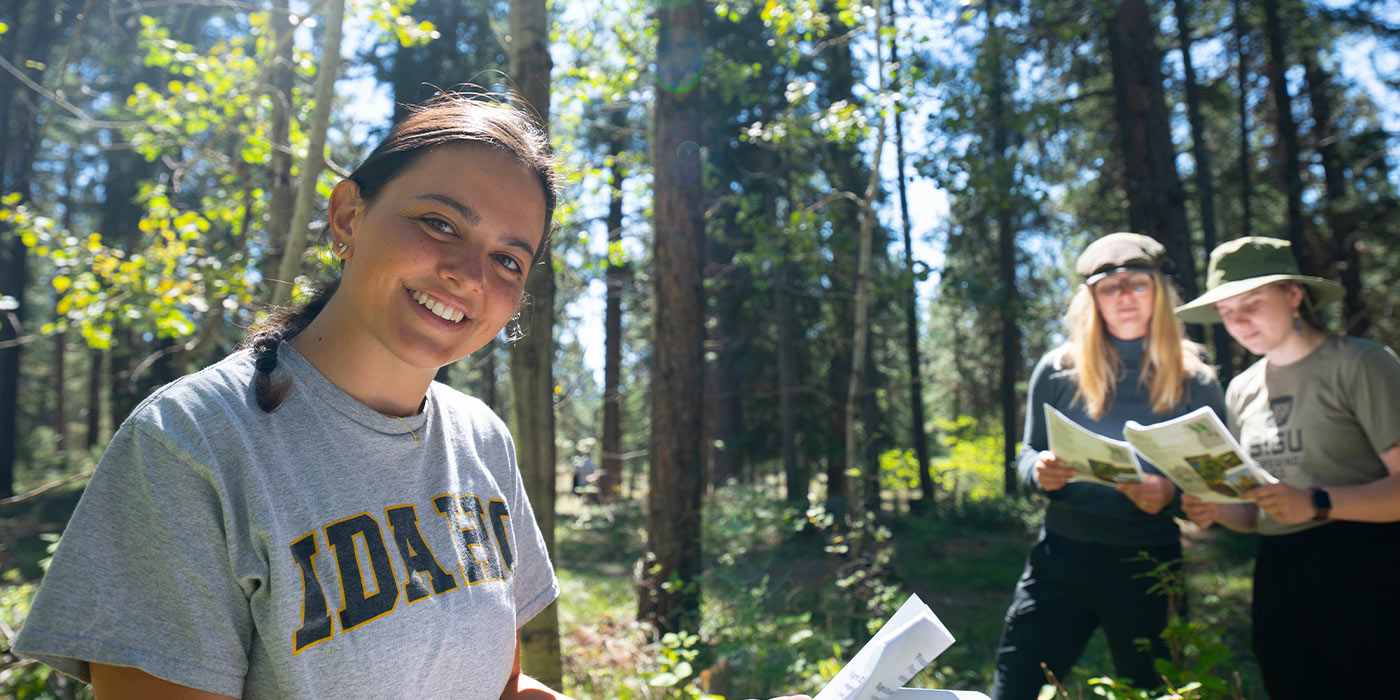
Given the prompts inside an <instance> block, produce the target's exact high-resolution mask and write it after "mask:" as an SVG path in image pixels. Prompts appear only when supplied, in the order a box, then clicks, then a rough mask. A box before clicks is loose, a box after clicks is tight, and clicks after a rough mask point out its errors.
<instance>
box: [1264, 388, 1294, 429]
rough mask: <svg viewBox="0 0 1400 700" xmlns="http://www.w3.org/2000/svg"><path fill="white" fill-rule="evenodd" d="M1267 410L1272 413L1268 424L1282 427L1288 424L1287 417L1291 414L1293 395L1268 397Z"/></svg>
mask: <svg viewBox="0 0 1400 700" xmlns="http://www.w3.org/2000/svg"><path fill="white" fill-rule="evenodd" d="M1269 411H1270V412H1271V413H1272V414H1273V415H1272V416H1270V417H1269V421H1268V422H1269V426H1270V427H1276V428H1282V427H1283V426H1285V425H1288V417H1289V416H1290V415H1293V397H1292V396H1279V397H1277V398H1272V399H1269Z"/></svg>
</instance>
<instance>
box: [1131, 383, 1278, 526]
mask: <svg viewBox="0 0 1400 700" xmlns="http://www.w3.org/2000/svg"><path fill="white" fill-rule="evenodd" d="M1123 437H1124V438H1127V440H1128V442H1130V443H1132V445H1133V447H1134V448H1136V449H1137V451H1138V452H1141V453H1142V456H1143V457H1146V458H1147V459H1149V460H1151V461H1152V463H1153V464H1155V465H1157V468H1158V469H1160V470H1161V471H1162V473H1163V474H1165V475H1166V476H1167V478H1168V479H1171V480H1172V482H1173V483H1175V484H1176V485H1177V486H1179V487H1181V490H1182V491H1185V492H1186V493H1189V494H1191V495H1192V496H1195V497H1197V498H1199V499H1201V500H1203V501H1209V502H1212V503H1245V502H1246V501H1245V500H1244V499H1242V498H1240V496H1241V495H1243V494H1244V493H1245V492H1246V491H1248V490H1250V489H1252V488H1254V487H1256V486H1263V485H1264V484H1276V483H1278V479H1275V478H1274V476H1273V475H1272V474H1270V473H1268V472H1266V471H1264V470H1263V469H1262V468H1260V467H1259V465H1258V464H1255V463H1254V460H1252V459H1250V458H1249V455H1248V453H1246V452H1245V450H1244V448H1243V447H1240V443H1239V442H1236V441H1235V436H1233V435H1231V434H1230V431H1229V430H1227V429H1226V428H1225V424H1224V423H1222V422H1221V421H1220V416H1217V415H1216V414H1215V411H1214V410H1212V409H1211V407H1210V406H1202V407H1200V408H1198V409H1196V410H1194V411H1192V412H1190V413H1187V414H1186V415H1184V416H1178V417H1176V418H1173V419H1171V420H1168V421H1162V422H1161V423H1153V424H1152V425H1142V424H1141V423H1138V422H1137V421H1128V422H1127V424H1126V425H1124V426H1123Z"/></svg>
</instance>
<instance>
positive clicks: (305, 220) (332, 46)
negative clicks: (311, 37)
mask: <svg viewBox="0 0 1400 700" xmlns="http://www.w3.org/2000/svg"><path fill="white" fill-rule="evenodd" d="M344 24H345V0H331V2H330V6H329V7H327V8H326V40H325V45H324V46H323V47H322V50H321V64H320V66H319V70H318V72H317V74H316V106H315V107H314V108H313V109H312V112H311V124H310V125H308V127H307V129H308V133H309V134H310V138H309V141H308V144H307V147H306V161H305V162H304V163H302V165H301V182H300V184H298V185H297V199H296V205H295V206H294V207H293V209H292V222H291V223H290V224H289V225H288V226H287V247H286V249H285V250H283V251H282V263H281V265H280V266H279V267H278V270H277V280H275V282H274V284H273V285H272V303H273V305H274V306H276V305H280V304H283V303H284V302H286V301H287V300H288V299H290V298H291V295H292V287H293V286H294V285H295V284H296V280H297V274H298V273H300V272H301V258H302V254H303V253H305V252H306V235H307V227H308V226H310V225H311V208H312V205H313V204H314V203H315V201H316V180H318V179H319V178H320V176H321V170H322V169H324V168H325V167H326V129H327V128H328V127H329V126H330V120H331V102H332V100H333V99H334V94H333V93H334V92H335V78H336V74H337V73H339V72H340V38H341V31H342V28H343V25H344Z"/></svg>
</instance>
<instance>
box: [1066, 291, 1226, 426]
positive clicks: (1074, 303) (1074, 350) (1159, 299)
mask: <svg viewBox="0 0 1400 700" xmlns="http://www.w3.org/2000/svg"><path fill="white" fill-rule="evenodd" d="M1152 290H1153V292H1154V294H1153V302H1152V321H1151V323H1150V325H1149V326H1148V329H1147V339H1146V342H1145V343H1144V344H1145V346H1146V347H1145V351H1144V352H1143V354H1142V379H1141V382H1142V384H1143V385H1144V386H1146V387H1147V390H1148V398H1149V399H1150V400H1151V403H1152V412H1153V413H1166V412H1167V411H1169V410H1171V408H1172V407H1173V406H1175V405H1177V404H1178V403H1180V402H1181V398H1182V395H1183V394H1184V393H1185V386H1186V380H1187V379H1189V378H1192V377H1195V376H1196V375H1198V374H1200V375H1204V376H1207V377H1214V376H1215V370H1214V369H1213V368H1211V367H1210V366H1209V365H1207V364H1206V363H1205V361H1203V360H1202V359H1201V356H1202V353H1203V352H1204V350H1205V347H1204V346H1202V345H1201V344H1200V343H1197V342H1194V341H1192V340H1191V339H1190V338H1187V337H1186V333H1185V327H1184V326H1183V325H1182V323H1181V319H1179V318H1177V317H1176V314H1174V313H1172V310H1173V309H1174V308H1176V306H1178V305H1179V304H1181V299H1180V298H1179V297H1178V296H1177V293H1176V290H1175V289H1173V288H1172V286H1171V285H1169V284H1167V283H1166V280H1165V279H1164V278H1163V277H1162V275H1160V274H1156V273H1153V274H1152ZM1065 323H1066V325H1068V326H1069V342H1067V343H1065V344H1064V345H1061V346H1060V347H1058V348H1056V349H1055V352H1056V353H1058V355H1057V356H1056V357H1055V362H1054V366H1055V368H1056V369H1072V370H1074V373H1075V379H1076V382H1075V383H1076V384H1077V385H1078V386H1079V390H1078V391H1077V392H1076V393H1075V396H1074V398H1075V401H1078V402H1081V403H1082V404H1083V405H1084V410H1085V412H1086V413H1088V414H1089V415H1090V416H1092V417H1093V418H1095V419H1098V418H1101V417H1103V414H1104V413H1105V412H1107V411H1108V406H1109V404H1111V403H1113V387H1114V385H1115V384H1117V382H1118V376H1119V375H1120V374H1122V372H1123V361H1122V358H1120V357H1119V356H1118V351H1117V350H1115V349H1114V348H1113V343H1112V342H1111V341H1110V340H1109V333H1108V327H1107V326H1106V325H1105V324H1104V321H1103V316H1102V315H1101V314H1100V313H1099V308H1098V304H1097V302H1096V301H1095V300H1094V292H1093V290H1092V289H1090V288H1089V285H1087V284H1082V285H1080V286H1079V290H1078V291H1077V292H1075V294H1074V298H1073V299H1071V300H1070V302H1069V313H1067V314H1065Z"/></svg>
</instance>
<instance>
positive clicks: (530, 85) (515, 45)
mask: <svg viewBox="0 0 1400 700" xmlns="http://www.w3.org/2000/svg"><path fill="white" fill-rule="evenodd" d="M509 53H510V74H511V78H512V80H514V81H515V85H516V87H517V88H518V89H519V91H520V96H521V97H522V98H523V99H524V102H525V106H526V107H528V108H529V109H533V110H534V112H535V114H536V115H537V116H538V117H539V119H540V123H541V124H543V125H545V126H546V128H547V127H548V125H549V87H550V70H551V69H552V68H553V63H552V62H551V60H550V57H549V14H548V12H547V11H546V7H545V0H522V1H520V2H512V3H511V4H510V45H509ZM525 293H526V294H527V295H529V297H530V302H529V303H530V308H529V310H528V311H527V312H526V314H527V317H528V321H525V323H527V324H528V326H527V331H526V334H525V337H524V338H522V339H520V340H518V341H516V342H515V343H513V344H512V345H511V347H510V386H511V412H512V415H513V418H514V426H513V429H514V434H515V440H516V452H517V454H518V455H519V463H520V472H521V475H522V476H523V477H524V480H525V491H526V493H527V494H528V495H529V497H530V503H531V504H532V505H533V506H534V509H535V520H537V521H538V522H539V525H540V531H541V532H542V533H544V540H545V545H546V547H547V548H548V550H549V552H550V555H551V556H553V554H554V501H555V460H556V454H555V444H554V263H553V256H552V254H550V253H549V249H548V248H546V249H545V252H544V254H543V255H541V256H540V262H539V264H537V265H535V267H534V268H533V269H532V270H531V271H530V276H529V277H528V278H527V280H526V284H525ZM520 640H521V647H522V648H521V667H522V668H523V669H524V671H525V672H526V673H528V674H530V675H532V676H534V677H535V678H537V679H539V680H540V681H542V682H543V683H545V684H546V685H548V686H550V687H552V688H558V687H560V684H561V680H562V678H563V671H562V664H561V661H560V656H559V606H558V605H556V604H550V606H549V607H547V608H545V610H544V612H541V613H540V614H539V615H537V616H535V618H534V619H532V620H530V622H529V623H527V624H526V625H525V627H523V628H522V629H521V630H520Z"/></svg>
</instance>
